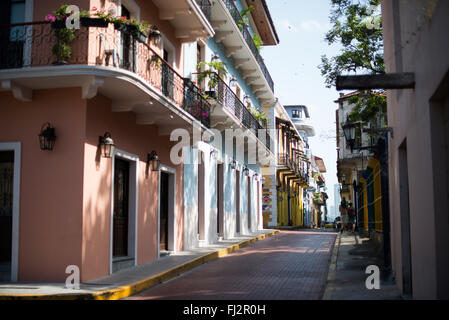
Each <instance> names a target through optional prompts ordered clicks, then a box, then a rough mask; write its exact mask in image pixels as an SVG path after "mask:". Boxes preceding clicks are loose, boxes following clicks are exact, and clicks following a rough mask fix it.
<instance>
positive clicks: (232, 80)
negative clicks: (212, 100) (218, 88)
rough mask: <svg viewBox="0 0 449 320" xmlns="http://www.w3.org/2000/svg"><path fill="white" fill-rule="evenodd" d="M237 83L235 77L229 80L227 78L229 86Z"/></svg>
mask: <svg viewBox="0 0 449 320" xmlns="http://www.w3.org/2000/svg"><path fill="white" fill-rule="evenodd" d="M236 83H237V79H236V78H235V77H232V78H231V80H229V87H231V88H232V87H233V86H235V84H236Z"/></svg>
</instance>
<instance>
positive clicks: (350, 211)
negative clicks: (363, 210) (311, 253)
mask: <svg viewBox="0 0 449 320" xmlns="http://www.w3.org/2000/svg"><path fill="white" fill-rule="evenodd" d="M349 229H351V231H352V233H354V231H355V211H354V208H353V207H352V203H351V202H350V203H349V206H348V231H349Z"/></svg>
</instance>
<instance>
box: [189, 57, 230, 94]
mask: <svg viewBox="0 0 449 320" xmlns="http://www.w3.org/2000/svg"><path fill="white" fill-rule="evenodd" d="M196 69H197V70H198V72H200V73H199V74H198V83H202V82H203V81H204V80H205V79H206V78H208V79H209V81H208V83H207V84H208V86H209V88H210V89H214V88H215V86H216V84H217V80H216V78H215V76H211V74H212V73H218V75H219V76H220V77H221V78H222V77H224V76H226V75H227V73H228V72H227V71H226V65H225V64H224V63H223V62H221V61H211V62H200V63H198V64H197V65H196Z"/></svg>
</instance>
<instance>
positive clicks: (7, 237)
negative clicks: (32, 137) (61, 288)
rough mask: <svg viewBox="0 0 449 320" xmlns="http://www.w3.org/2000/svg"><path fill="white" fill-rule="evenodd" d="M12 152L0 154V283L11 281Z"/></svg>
mask: <svg viewBox="0 0 449 320" xmlns="http://www.w3.org/2000/svg"><path fill="white" fill-rule="evenodd" d="M13 177H14V152H13V151H2V152H0V281H9V280H10V279H11V251H12V204H13Z"/></svg>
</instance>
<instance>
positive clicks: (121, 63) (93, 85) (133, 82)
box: [0, 22, 210, 127]
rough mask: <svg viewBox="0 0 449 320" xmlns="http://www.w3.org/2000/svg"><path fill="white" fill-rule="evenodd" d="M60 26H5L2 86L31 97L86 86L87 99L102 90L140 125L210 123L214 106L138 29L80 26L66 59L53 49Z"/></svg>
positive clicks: (20, 96) (0, 51)
mask: <svg viewBox="0 0 449 320" xmlns="http://www.w3.org/2000/svg"><path fill="white" fill-rule="evenodd" d="M55 30H56V29H55V28H53V27H52V25H51V24H50V23H47V22H36V23H25V24H15V25H9V26H4V27H1V28H0V41H1V43H2V46H1V47H0V82H1V87H0V91H5V90H10V91H12V92H13V94H14V96H15V97H16V98H18V99H21V100H25V101H30V100H31V99H32V94H30V92H32V90H38V89H47V88H65V87H81V88H82V96H83V98H85V99H90V98H92V97H94V96H95V95H96V94H97V93H98V92H99V93H101V94H103V95H104V96H106V97H108V98H109V99H111V101H112V111H115V112H128V111H133V112H134V113H136V115H137V117H136V121H137V123H139V124H157V125H160V126H165V125H171V126H172V127H179V126H182V125H185V124H186V122H187V123H192V122H194V121H195V120H196V121H199V122H201V123H202V124H203V125H204V126H205V127H209V126H210V105H209V104H208V102H207V100H206V99H205V98H204V97H203V96H202V95H201V92H200V90H199V89H198V88H197V87H196V86H195V85H194V84H193V83H192V82H191V81H190V80H188V79H185V78H183V77H182V76H181V75H180V74H179V73H177V72H176V71H175V70H174V69H173V68H172V66H170V64H169V63H167V62H166V61H164V60H163V59H162V58H161V57H160V56H159V55H158V54H157V52H156V51H155V50H154V49H152V48H151V47H150V45H149V44H148V43H146V42H142V40H139V39H138V38H137V36H135V35H134V34H131V33H128V32H126V31H120V30H116V29H115V27H114V25H113V24H109V26H108V27H106V28H101V27H81V28H80V29H79V30H75V32H74V39H73V41H72V42H71V43H70V47H71V55H70V57H67V58H66V59H64V58H63V57H62V55H61V54H60V52H57V50H56V54H55V53H54V52H53V50H52V48H53V47H54V45H55V44H56V43H57V39H56V36H55ZM147 42H152V40H151V39H150V41H147Z"/></svg>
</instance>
